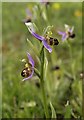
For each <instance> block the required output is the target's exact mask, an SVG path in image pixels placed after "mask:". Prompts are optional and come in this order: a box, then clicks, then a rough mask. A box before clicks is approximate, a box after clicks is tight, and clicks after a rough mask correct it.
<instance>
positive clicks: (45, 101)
mask: <svg viewBox="0 0 84 120" xmlns="http://www.w3.org/2000/svg"><path fill="white" fill-rule="evenodd" d="M40 55H41V57H40V59H41V76H40V80H41V81H40V82H41V92H42V97H43V106H44V111H45V116H46V118H49V114H48V107H47V97H46V92H45V86H44V47H42V50H41V53H40Z"/></svg>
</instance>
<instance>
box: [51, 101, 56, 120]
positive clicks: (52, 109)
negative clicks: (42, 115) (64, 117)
mask: <svg viewBox="0 0 84 120" xmlns="http://www.w3.org/2000/svg"><path fill="white" fill-rule="evenodd" d="M50 107H51V111H52V117H51V118H56V112H55V109H54V107H53V105H52V103H51V102H50Z"/></svg>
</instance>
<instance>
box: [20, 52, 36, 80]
mask: <svg viewBox="0 0 84 120" xmlns="http://www.w3.org/2000/svg"><path fill="white" fill-rule="evenodd" d="M27 57H28V59H29V64H30V66H29V64H27V63H26V64H25V68H24V69H23V71H22V72H21V75H22V76H23V77H25V78H24V79H23V80H22V81H25V80H28V79H30V78H32V76H33V74H34V65H35V63H34V60H33V59H32V57H31V55H30V54H29V53H28V52H27Z"/></svg>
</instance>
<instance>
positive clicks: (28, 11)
mask: <svg viewBox="0 0 84 120" xmlns="http://www.w3.org/2000/svg"><path fill="white" fill-rule="evenodd" d="M26 14H27V16H28V17H32V12H31V10H30V9H29V8H27V9H26Z"/></svg>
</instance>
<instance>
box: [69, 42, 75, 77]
mask: <svg viewBox="0 0 84 120" xmlns="http://www.w3.org/2000/svg"><path fill="white" fill-rule="evenodd" d="M68 46H69V52H70V57H71V64H72V63H73V55H72V47H71V44H70V41H68ZM71 71H72V76H73V78H74V79H75V73H74V70H73V66H72V65H71Z"/></svg>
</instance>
